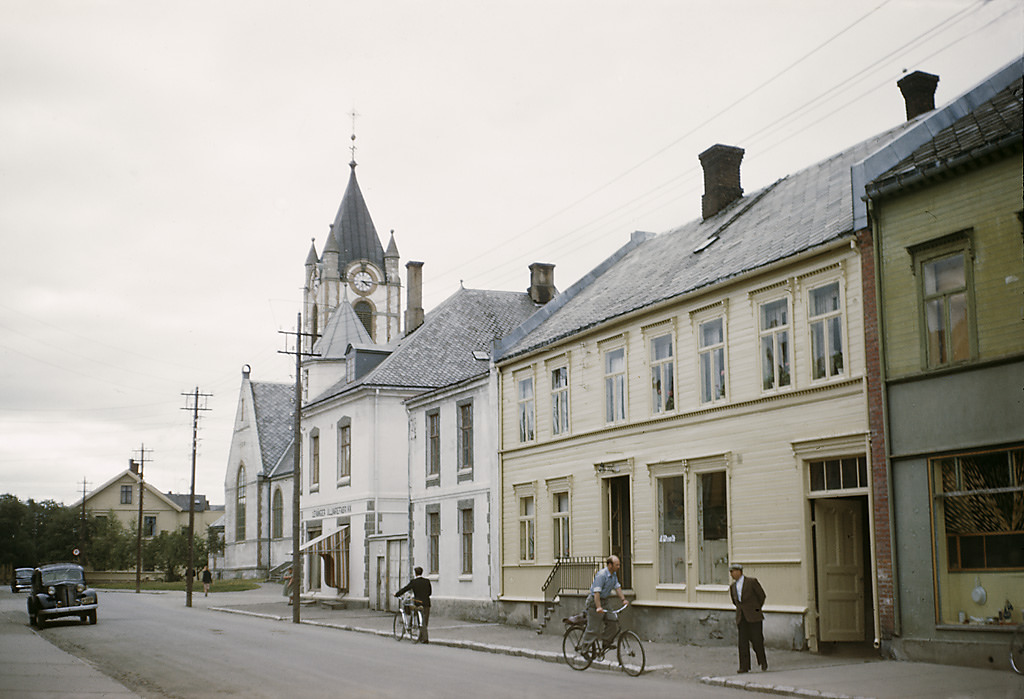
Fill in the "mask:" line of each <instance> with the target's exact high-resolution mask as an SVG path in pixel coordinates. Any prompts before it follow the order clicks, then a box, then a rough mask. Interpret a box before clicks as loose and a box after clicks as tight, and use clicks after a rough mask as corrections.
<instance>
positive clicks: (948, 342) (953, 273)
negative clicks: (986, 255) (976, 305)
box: [920, 250, 972, 367]
mask: <svg viewBox="0 0 1024 699" xmlns="http://www.w3.org/2000/svg"><path fill="white" fill-rule="evenodd" d="M968 259H969V258H968V256H967V254H966V253H965V251H964V250H957V251H956V252H955V253H953V254H947V255H942V256H940V257H935V258H932V259H925V260H922V261H921V262H920V270H921V274H920V277H921V300H922V303H923V305H924V327H925V350H926V355H927V363H928V366H929V367H939V366H946V365H948V364H953V363H955V362H961V361H965V360H968V359H970V358H971V326H972V322H971V317H970V308H971V304H970V302H969V296H968V294H969V274H968V272H969V269H970V266H969V265H968V264H967V262H968Z"/></svg>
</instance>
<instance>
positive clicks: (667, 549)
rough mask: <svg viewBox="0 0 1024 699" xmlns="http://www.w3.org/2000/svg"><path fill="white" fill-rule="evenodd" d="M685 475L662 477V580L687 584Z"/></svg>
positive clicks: (659, 560) (659, 558)
mask: <svg viewBox="0 0 1024 699" xmlns="http://www.w3.org/2000/svg"><path fill="white" fill-rule="evenodd" d="M684 478H685V476H683V475H676V476H666V477H664V478H659V479H658V582H659V583H661V584H663V585H682V584H685V583H686V498H685V496H686V487H685V482H684Z"/></svg>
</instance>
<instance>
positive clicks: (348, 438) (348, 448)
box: [338, 418, 352, 481]
mask: <svg viewBox="0 0 1024 699" xmlns="http://www.w3.org/2000/svg"><path fill="white" fill-rule="evenodd" d="M351 476H352V423H351V421H350V420H349V419H348V418H344V419H343V420H342V421H341V423H339V424H338V480H339V481H341V480H344V479H346V478H351Z"/></svg>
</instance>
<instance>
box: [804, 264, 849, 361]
mask: <svg viewBox="0 0 1024 699" xmlns="http://www.w3.org/2000/svg"><path fill="white" fill-rule="evenodd" d="M809 321H810V326H811V367H812V369H811V376H812V378H815V379H828V378H832V377H835V376H840V375H842V373H843V327H842V323H843V313H842V305H841V303H840V298H839V282H833V283H831V284H826V285H825V286H821V287H818V288H817V289H812V290H811V297H810V318H809Z"/></svg>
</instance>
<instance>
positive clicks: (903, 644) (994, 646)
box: [885, 633, 1011, 670]
mask: <svg viewBox="0 0 1024 699" xmlns="http://www.w3.org/2000/svg"><path fill="white" fill-rule="evenodd" d="M1005 636H1006V637H1005V638H1000V639H979V640H976V641H967V640H956V641H949V640H942V639H934V638H928V639H924V638H922V639H912V638H900V639H893V640H892V641H889V642H887V643H886V644H885V645H886V647H887V650H888V651H889V654H891V656H892V657H894V658H895V659H897V660H909V661H913V662H919V663H937V664H941V665H961V666H963V667H976V668H985V669H989V670H1010V669H1011V668H1010V653H1009V649H1010V634H1008V633H1007V634H1005Z"/></svg>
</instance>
